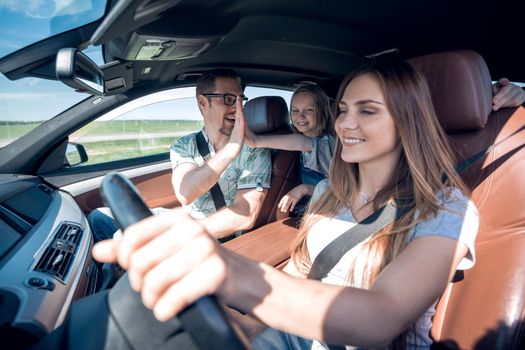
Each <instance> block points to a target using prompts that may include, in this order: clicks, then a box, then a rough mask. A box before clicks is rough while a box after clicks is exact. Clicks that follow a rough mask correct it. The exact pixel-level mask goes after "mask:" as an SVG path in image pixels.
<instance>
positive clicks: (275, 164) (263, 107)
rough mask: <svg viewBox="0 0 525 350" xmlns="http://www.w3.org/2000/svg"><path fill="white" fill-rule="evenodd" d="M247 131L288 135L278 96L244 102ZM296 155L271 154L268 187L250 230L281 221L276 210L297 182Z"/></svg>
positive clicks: (285, 109) (285, 114)
mask: <svg viewBox="0 0 525 350" xmlns="http://www.w3.org/2000/svg"><path fill="white" fill-rule="evenodd" d="M244 113H245V115H246V122H247V124H248V127H249V128H250V129H251V130H252V131H253V132H255V133H256V134H261V135H268V134H289V133H291V132H292V129H291V128H290V125H289V122H288V120H289V119H288V107H287V105H286V101H285V100H284V99H283V98H282V97H280V96H261V97H257V98H254V99H253V100H250V101H248V102H246V104H245V106H244ZM299 166H300V164H299V153H298V152H291V151H283V150H272V178H271V187H270V189H269V190H268V193H267V194H266V198H265V199H264V202H263V206H262V208H261V211H260V212H259V215H258V216H257V219H256V221H255V225H254V226H253V229H255V228H258V227H260V226H263V225H266V224H268V223H271V222H274V221H276V220H280V219H284V218H286V217H287V216H288V214H284V213H282V212H281V210H279V209H278V208H277V204H278V203H279V200H280V199H281V197H282V196H284V195H285V194H286V193H288V191H290V190H291V189H292V188H293V187H295V186H296V185H297V184H298V183H299V182H298V181H299Z"/></svg>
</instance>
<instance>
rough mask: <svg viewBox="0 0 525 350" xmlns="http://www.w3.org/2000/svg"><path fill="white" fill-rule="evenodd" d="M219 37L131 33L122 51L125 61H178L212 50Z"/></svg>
mask: <svg viewBox="0 0 525 350" xmlns="http://www.w3.org/2000/svg"><path fill="white" fill-rule="evenodd" d="M219 40H220V37H204V38H175V37H159V36H151V35H142V34H137V33H133V34H132V35H131V37H130V39H129V41H128V43H127V45H126V47H125V49H124V53H123V57H122V58H123V59H125V60H127V61H150V60H180V59H187V58H192V57H197V56H199V55H201V54H203V53H204V52H206V51H208V50H210V49H212V48H213V47H215V45H216V44H217V43H218V42H219Z"/></svg>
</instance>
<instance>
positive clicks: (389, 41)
mask: <svg viewBox="0 0 525 350" xmlns="http://www.w3.org/2000/svg"><path fill="white" fill-rule="evenodd" d="M115 3H117V1H110V6H108V7H112V6H113V5H114V4H115ZM124 3H125V5H127V6H128V7H129V8H132V9H136V8H140V7H141V6H142V7H147V6H155V5H158V4H160V3H163V4H164V7H166V6H165V4H167V3H170V5H174V6H173V7H171V8H170V9H167V10H163V11H162V13H161V14H155V15H152V16H150V17H147V16H146V18H144V17H143V18H141V19H135V18H133V16H129V13H128V17H126V16H120V17H121V19H120V20H119V19H118V18H117V19H116V20H115V21H114V23H113V24H112V26H109V27H108V28H106V29H108V30H107V31H106V32H105V33H102V34H101V35H99V38H98V39H99V42H103V43H104V46H103V51H104V58H105V60H106V62H111V61H115V60H117V61H118V62H117V63H114V64H111V65H109V66H108V67H104V72H105V74H106V77H107V78H109V79H112V78H115V77H119V76H125V79H126V80H127V81H128V82H129V84H128V86H127V88H128V89H129V88H132V87H133V88H132V89H134V90H141V91H144V90H150V89H155V88H161V87H162V86H168V85H174V84H180V85H183V84H188V83H191V82H192V80H193V81H194V79H195V77H196V76H195V75H192V74H191V73H195V72H199V71H203V70H207V69H211V68H218V67H230V68H234V69H236V70H237V71H238V72H239V73H240V75H241V76H242V77H243V79H244V81H245V83H248V84H258V85H272V86H288V87H292V86H293V84H294V83H297V82H298V81H302V80H314V81H317V82H318V83H320V84H321V85H322V86H323V87H325V89H327V90H328V91H329V93H331V94H333V93H334V90H335V88H336V86H337V84H338V82H339V80H340V79H341V77H342V76H343V75H344V74H345V73H347V72H349V71H351V70H353V69H355V68H356V67H358V66H359V65H361V64H362V63H363V62H364V61H366V60H367V59H368V58H367V56H370V55H375V54H378V53H381V52H384V51H386V52H390V50H392V49H397V50H398V51H397V54H399V55H400V56H401V57H406V58H408V57H413V56H417V55H421V54H425V53H431V52H438V51H444V50H450V49H473V50H476V51H478V52H479V53H481V54H482V55H483V56H484V57H485V59H486V60H487V63H488V65H489V68H490V69H491V73H492V76H493V77H494V78H495V77H501V76H507V77H509V78H510V79H511V80H515V81H525V69H523V60H522V57H521V56H519V55H516V54H515V53H514V51H515V50H516V49H515V47H518V45H520V43H521V40H522V36H523V30H522V24H521V17H522V16H523V14H524V13H523V7H524V4H523V3H524V2H523V1H514V0H503V1H498V2H475V1H453V0H427V1H420V0H405V1H387V0H382V1H379V0H376V1H359V0H340V1H334V0H332V1H318V0H287V1H282V0H264V1H258V0H180V1H178V0H171V1H168V2H166V1H160V0H140V1H124ZM121 4H122V2H121ZM158 16H160V17H159V18H158V19H155V20H154V21H152V20H153V19H154V18H156V17H158ZM150 21H151V23H147V22H150ZM100 22H101V21H98V22H96V23H93V24H90V25H88V26H85V27H82V28H80V29H78V30H73V31H70V32H67V33H63V34H60V35H58V36H55V37H53V38H51V39H48V40H47V41H45V42H41V43H38V44H35V45H33V46H32V47H29V48H26V49H23V50H21V51H19V52H17V53H14V54H12V55H10V56H7V57H5V58H4V59H2V60H1V61H0V71H2V72H3V73H4V74H6V76H8V77H9V78H10V79H17V78H21V77H25V76H39V77H47V78H52V77H54V68H53V67H54V55H55V54H56V51H57V50H58V48H60V47H65V46H75V47H81V48H83V47H85V46H86V45H87V43H88V42H89V38H90V37H91V35H92V34H93V33H94V32H95V30H96V28H97V27H98V25H99V24H100ZM130 28H131V29H134V28H135V29H134V32H135V33H136V34H140V35H143V36H148V37H149V36H151V37H158V36H160V37H168V38H176V39H178V40H184V39H188V40H194V39H203V40H209V41H210V42H211V43H213V45H212V46H211V47H212V48H211V49H209V50H208V51H206V52H204V53H202V54H201V55H200V56H198V57H193V58H187V59H184V58H183V59H174V60H149V61H133V60H130V59H129V57H128V56H129V55H126V52H129V50H130V45H129V41H130V39H132V40H131V41H133V38H134V37H133V36H132V33H131V32H130ZM98 34H100V33H98ZM136 34H135V35H136ZM108 40H109V41H108ZM119 62H120V63H119ZM146 67H149V68H150V73H148V74H142V73H143V71H144V69H145V68H146Z"/></svg>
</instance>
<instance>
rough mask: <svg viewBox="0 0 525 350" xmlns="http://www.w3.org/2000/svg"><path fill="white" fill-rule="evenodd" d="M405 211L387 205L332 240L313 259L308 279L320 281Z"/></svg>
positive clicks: (402, 208)
mask: <svg viewBox="0 0 525 350" xmlns="http://www.w3.org/2000/svg"><path fill="white" fill-rule="evenodd" d="M406 209H407V208H406V207H397V208H396V207H395V206H394V205H393V204H391V203H388V204H387V205H385V206H384V207H382V208H380V209H378V210H376V211H375V212H373V213H372V214H370V215H369V216H368V217H366V218H365V219H363V220H362V221H360V222H358V223H357V224H356V225H355V226H353V227H352V228H350V229H348V230H347V231H346V232H344V233H343V234H342V235H340V236H339V237H337V238H336V239H334V240H333V241H332V242H331V243H330V244H328V245H327V246H326V247H325V248H324V249H323V250H322V251H321V252H320V253H319V255H317V257H316V258H315V260H314V262H313V263H312V268H311V269H310V272H309V273H308V279H314V280H318V281H320V280H322V279H323V278H324V277H326V275H327V274H328V272H330V270H332V269H333V268H334V266H335V265H336V264H337V263H338V262H339V260H341V258H342V257H343V255H345V253H346V252H348V251H350V249H352V248H353V247H355V246H356V245H357V244H359V243H360V242H362V241H364V240H365V239H366V238H368V237H370V236H371V235H372V234H373V233H375V232H378V231H379V230H381V229H383V228H385V227H386V226H387V225H389V224H391V223H392V222H394V221H395V220H397V219H399V218H400V217H401V215H403V213H404V212H405V210H406Z"/></svg>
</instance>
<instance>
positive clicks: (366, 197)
mask: <svg viewBox="0 0 525 350" xmlns="http://www.w3.org/2000/svg"><path fill="white" fill-rule="evenodd" d="M359 194H360V195H361V197H363V202H364V203H365V205H366V204H368V202H370V201H371V200H372V199H373V197H370V196H369V195H367V194H366V193H364V192H363V191H359Z"/></svg>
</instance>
